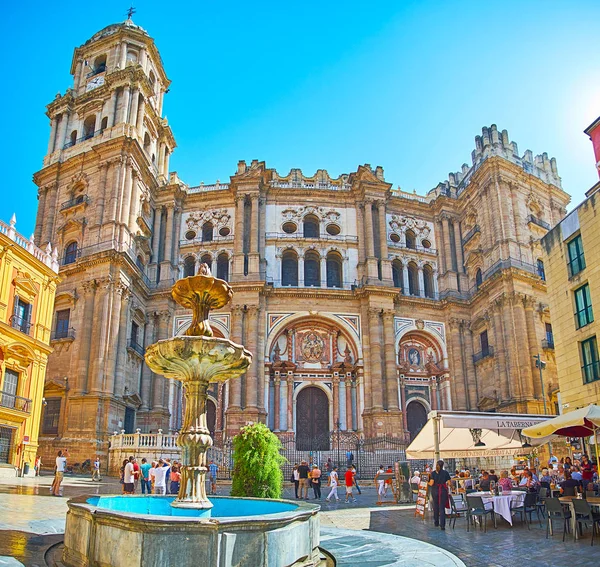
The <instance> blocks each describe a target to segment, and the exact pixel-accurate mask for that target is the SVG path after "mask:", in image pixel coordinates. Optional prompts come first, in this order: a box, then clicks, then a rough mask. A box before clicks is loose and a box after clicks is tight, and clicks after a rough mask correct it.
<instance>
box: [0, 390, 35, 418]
mask: <svg viewBox="0 0 600 567" xmlns="http://www.w3.org/2000/svg"><path fill="white" fill-rule="evenodd" d="M0 406H1V407H3V408H9V409H14V410H17V411H22V412H24V413H30V412H31V400H30V399H28V398H22V397H21V396H15V395H14V394H9V393H8V392H3V391H2V390H0Z"/></svg>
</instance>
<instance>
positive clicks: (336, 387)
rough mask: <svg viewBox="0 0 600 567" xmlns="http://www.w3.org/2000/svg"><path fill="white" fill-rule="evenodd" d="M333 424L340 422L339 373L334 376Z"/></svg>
mask: <svg viewBox="0 0 600 567" xmlns="http://www.w3.org/2000/svg"><path fill="white" fill-rule="evenodd" d="M332 397H333V424H334V426H335V425H336V424H337V423H338V421H341V420H340V377H339V375H338V374H337V372H336V373H335V374H334V376H333V396H332Z"/></svg>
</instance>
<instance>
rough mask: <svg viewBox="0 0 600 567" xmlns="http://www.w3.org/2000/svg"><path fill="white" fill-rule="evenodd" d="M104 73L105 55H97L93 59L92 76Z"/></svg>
mask: <svg viewBox="0 0 600 567" xmlns="http://www.w3.org/2000/svg"><path fill="white" fill-rule="evenodd" d="M104 71H106V55H99V56H98V57H96V59H94V70H93V71H92V72H93V74H94V75H97V74H98V73H104Z"/></svg>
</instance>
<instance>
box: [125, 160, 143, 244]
mask: <svg viewBox="0 0 600 567" xmlns="http://www.w3.org/2000/svg"><path fill="white" fill-rule="evenodd" d="M138 181H139V177H138V172H137V171H136V170H132V172H131V202H130V203H129V220H128V221H127V223H128V228H129V232H130V234H135V232H136V219H137V217H138V208H139V205H140V196H139V193H140V187H139V184H138Z"/></svg>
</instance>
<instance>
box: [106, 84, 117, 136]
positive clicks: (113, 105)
mask: <svg viewBox="0 0 600 567" xmlns="http://www.w3.org/2000/svg"><path fill="white" fill-rule="evenodd" d="M108 108H109V110H108V127H109V128H112V127H113V126H114V125H115V122H116V121H117V89H114V90H113V92H112V93H111V95H110V106H109V107H108Z"/></svg>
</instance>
